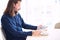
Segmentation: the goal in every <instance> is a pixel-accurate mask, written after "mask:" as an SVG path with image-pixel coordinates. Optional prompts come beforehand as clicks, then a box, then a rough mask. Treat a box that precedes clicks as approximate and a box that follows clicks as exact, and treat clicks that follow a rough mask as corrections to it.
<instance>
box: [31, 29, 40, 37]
mask: <svg viewBox="0 0 60 40" xmlns="http://www.w3.org/2000/svg"><path fill="white" fill-rule="evenodd" d="M40 33H41V32H40V30H34V31H32V36H40Z"/></svg>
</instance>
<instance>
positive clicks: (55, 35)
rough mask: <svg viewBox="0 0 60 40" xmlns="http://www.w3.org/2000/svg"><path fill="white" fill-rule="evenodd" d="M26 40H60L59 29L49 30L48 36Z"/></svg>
mask: <svg viewBox="0 0 60 40" xmlns="http://www.w3.org/2000/svg"><path fill="white" fill-rule="evenodd" d="M26 40H60V29H54V30H50V33H49V35H48V36H40V37H31V36H29V37H27V39H26Z"/></svg>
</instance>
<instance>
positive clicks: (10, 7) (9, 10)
mask: <svg viewBox="0 0 60 40" xmlns="http://www.w3.org/2000/svg"><path fill="white" fill-rule="evenodd" d="M18 1H21V0H9V1H8V4H7V8H6V9H5V11H4V14H12V13H13V3H14V4H16V3H17V2H18Z"/></svg>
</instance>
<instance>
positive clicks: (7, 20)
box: [1, 0, 40, 40]
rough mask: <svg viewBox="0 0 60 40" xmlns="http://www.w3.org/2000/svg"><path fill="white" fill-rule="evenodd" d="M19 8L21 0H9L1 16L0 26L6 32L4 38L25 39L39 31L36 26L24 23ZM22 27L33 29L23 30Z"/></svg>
mask: <svg viewBox="0 0 60 40" xmlns="http://www.w3.org/2000/svg"><path fill="white" fill-rule="evenodd" d="M20 9H21V0H9V1H8V4H7V8H6V10H5V11H4V14H3V15H2V18H1V24H2V28H3V30H4V32H5V34H6V40H26V37H27V36H38V35H40V31H39V30H37V26H33V25H30V24H26V23H25V22H24V20H23V18H22V17H21V15H20V14H19V13H18V11H19V10H20ZM22 28H25V29H32V30H34V31H28V32H24V31H23V30H22Z"/></svg>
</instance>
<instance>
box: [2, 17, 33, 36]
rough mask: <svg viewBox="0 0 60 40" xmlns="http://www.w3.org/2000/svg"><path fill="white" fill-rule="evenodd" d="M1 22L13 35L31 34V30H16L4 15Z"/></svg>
mask: <svg viewBox="0 0 60 40" xmlns="http://www.w3.org/2000/svg"><path fill="white" fill-rule="evenodd" d="M1 22H2V25H3V26H5V29H6V30H7V31H8V32H9V33H10V34H12V35H13V36H15V37H27V36H31V35H32V31H29V32H23V31H18V30H17V27H16V26H15V25H14V24H13V23H12V22H11V20H9V19H8V18H5V17H4V18H2V19H1Z"/></svg>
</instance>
